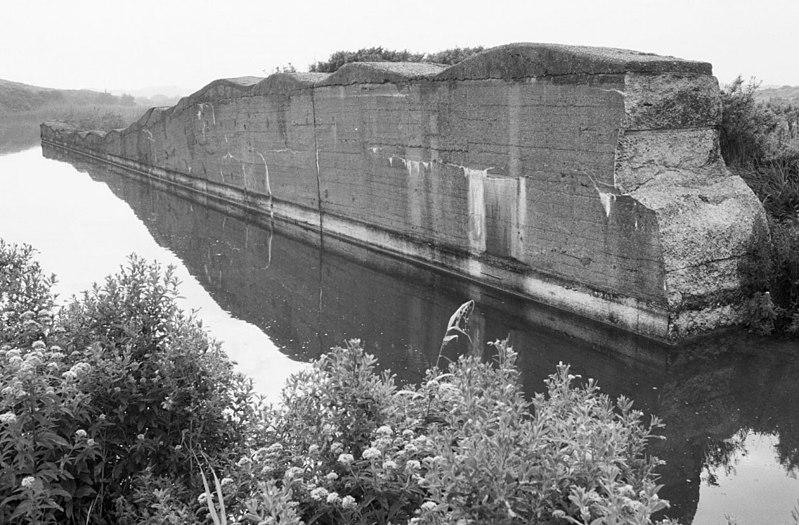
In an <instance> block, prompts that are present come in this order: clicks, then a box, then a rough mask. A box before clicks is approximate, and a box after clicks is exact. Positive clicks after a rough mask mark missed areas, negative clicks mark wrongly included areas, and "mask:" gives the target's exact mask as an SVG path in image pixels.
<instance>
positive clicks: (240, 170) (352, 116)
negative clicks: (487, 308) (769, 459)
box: [42, 44, 765, 338]
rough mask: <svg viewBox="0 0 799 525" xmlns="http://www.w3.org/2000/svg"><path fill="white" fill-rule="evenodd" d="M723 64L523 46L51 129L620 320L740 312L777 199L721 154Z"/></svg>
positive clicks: (673, 334) (251, 204)
mask: <svg viewBox="0 0 799 525" xmlns="http://www.w3.org/2000/svg"><path fill="white" fill-rule="evenodd" d="M719 119H720V104H719V96H718V84H717V82H716V80H715V78H714V77H713V76H712V75H711V67H710V65H709V64H706V63H701V62H690V61H685V60H680V59H675V58H671V57H660V56H655V55H649V54H643V53H636V52H633V51H625V50H615V49H600V48H584V47H574V46H560V45H551V44H514V45H509V46H503V47H499V48H494V49H491V50H488V51H486V52H484V53H482V54H480V55H477V56H475V57H472V58H470V59H468V60H466V61H464V62H462V63H461V64H458V65H456V66H452V67H449V68H445V67H444V66H439V65H433V64H391V63H360V64H348V65H346V66H344V67H342V68H341V69H339V71H337V72H336V73H334V74H330V75H328V74H308V73H305V74H276V75H272V76H271V77H268V78H266V79H257V78H252V77H246V78H241V79H227V80H218V81H215V82H213V83H211V84H209V85H208V86H206V87H205V88H203V89H202V90H200V91H199V92H197V93H195V94H194V95H191V96H190V97H187V98H185V99H183V100H181V101H180V102H179V103H178V104H177V105H176V106H174V107H172V108H157V109H153V110H150V111H149V112H148V113H147V114H145V115H144V116H143V117H142V118H141V119H140V120H139V121H138V122H137V123H135V124H133V125H132V126H130V127H129V128H127V129H124V130H119V131H113V132H110V133H107V134H103V133H99V132H88V133H87V132H77V131H75V130H71V129H68V128H65V127H63V126H59V125H56V124H46V125H44V126H43V127H42V138H43V140H44V141H45V142H48V143H51V144H55V145H60V146H63V147H66V148H69V149H73V150H77V151H80V152H84V153H86V154H89V155H91V156H95V157H98V158H101V159H103V160H105V161H108V162H112V163H115V164H117V165H121V166H124V167H127V168H129V169H133V170H137V171H140V172H146V173H149V174H150V176H153V177H158V178H161V179H163V180H165V181H168V182H170V183H173V184H177V185H180V186H182V187H184V188H191V189H193V190H194V191H196V192H199V193H202V194H205V195H210V196H212V197H216V198H218V199H221V200H224V201H227V202H229V203H230V204H231V205H235V206H243V207H247V208H251V209H255V210H258V211H261V212H263V213H269V214H272V215H273V216H274V217H276V218H277V219H283V220H288V221H292V222H295V223H299V224H302V225H305V226H307V227H309V228H314V229H321V230H322V231H324V232H325V233H327V234H331V235H335V236H339V237H342V238H345V239H349V240H352V241H354V242H358V243H362V244H366V245H369V246H371V247H373V248H375V249H379V250H383V251H386V252H388V253H393V254H396V255H398V256H401V257H403V258H407V259H411V260H417V261H419V262H423V263H425V264H431V265H433V266H435V267H439V268H442V269H445V270H448V271H452V272H454V273H457V274H460V275H464V276H468V277H470V278H474V279H476V280H479V281H481V282H484V283H487V284H490V285H494V286H497V287H498V288H502V289H504V290H507V291H511V292H516V293H519V294H521V295H524V296H527V297H531V298H534V299H536V300H539V301H543V302H545V303H548V304H552V305H555V306H559V307H563V308H565V309H568V310H571V311H574V312H577V313H580V314H582V315H586V316H588V317H591V318H594V319H599V320H602V321H606V322H610V323H613V324H617V325H619V326H622V327H624V328H627V329H629V330H632V331H635V332H637V333H641V334H645V335H649V336H653V337H660V338H680V337H684V336H686V335H690V334H693V333H697V332H702V331H706V330H708V329H712V328H716V327H718V326H724V325H727V324H731V323H734V322H736V321H738V318H739V315H740V314H739V308H738V302H739V290H740V287H741V278H740V275H739V271H738V267H739V265H740V264H741V262H742V261H744V260H745V259H746V258H747V257H748V256H749V255H748V254H749V253H750V252H751V250H752V248H753V246H754V245H755V244H756V243H757V242H760V240H759V237H758V232H759V231H764V230H765V220H764V214H763V210H762V207H761V206H760V204H759V202H758V201H757V199H756V198H755V197H754V195H753V194H752V192H751V191H750V190H749V189H748V188H747V187H746V185H745V184H744V183H743V181H742V180H741V179H739V178H738V177H735V176H733V175H731V174H730V173H729V172H728V171H727V169H726V167H725V166H724V163H723V161H722V160H721V158H720V155H719V150H718V131H717V125H718V122H719Z"/></svg>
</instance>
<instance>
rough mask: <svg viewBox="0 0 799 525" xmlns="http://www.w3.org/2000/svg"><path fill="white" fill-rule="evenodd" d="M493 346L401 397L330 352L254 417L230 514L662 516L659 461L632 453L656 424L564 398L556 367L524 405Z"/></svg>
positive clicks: (592, 394)
mask: <svg viewBox="0 0 799 525" xmlns="http://www.w3.org/2000/svg"><path fill="white" fill-rule="evenodd" d="M495 346H496V350H497V354H498V359H497V361H496V362H495V363H493V364H492V363H485V362H481V361H479V360H478V359H476V358H474V357H466V358H461V359H460V360H458V361H457V362H456V363H454V364H452V365H451V366H450V368H449V370H447V371H446V372H444V371H441V370H437V369H434V370H431V371H429V372H428V374H427V376H426V378H425V380H424V381H423V383H422V384H421V385H420V386H419V387H418V388H413V387H408V388H405V389H398V388H397V387H396V386H395V385H394V382H393V379H392V377H391V376H389V375H387V374H383V375H377V374H376V373H375V371H374V366H375V362H374V358H372V357H371V356H369V355H368V354H366V353H365V352H364V351H363V350H362V349H361V348H360V346H359V344H358V343H357V341H356V342H352V343H350V344H349V345H348V346H347V347H346V348H336V349H333V350H332V351H331V353H330V354H328V355H326V356H324V357H323V358H322V359H320V360H319V361H317V362H316V363H314V365H313V368H312V369H310V370H307V371H304V372H301V373H299V374H297V375H295V376H294V377H293V378H292V379H291V380H290V381H289V384H288V386H287V388H286V389H285V391H284V399H283V401H284V404H283V407H282V408H280V409H276V410H273V411H271V413H269V414H268V415H267V419H268V421H269V422H270V431H269V432H268V434H267V436H268V438H267V444H265V446H263V447H262V448H260V449H258V450H255V451H254V452H253V453H252V454H250V455H248V456H245V457H243V458H242V459H241V461H239V463H238V466H237V468H236V469H235V470H234V472H233V473H231V476H233V477H234V478H235V479H236V483H234V485H235V486H236V488H235V489H233V490H231V491H229V492H228V494H229V497H228V500H229V501H228V502H227V508H228V509H232V510H231V511H230V513H231V514H232V515H234V516H238V517H240V519H241V520H242V521H250V522H253V523H264V522H270V523H271V522H279V523H282V521H269V520H270V519H272V520H278V516H279V513H281V512H285V510H286V509H288V508H290V509H291V512H292V513H293V514H292V515H296V517H299V518H301V519H302V520H304V522H305V523H405V522H409V521H410V522H413V523H430V524H434V523H530V522H543V523H628V524H633V523H635V524H642V523H650V522H651V521H650V520H651V515H652V514H653V513H654V512H656V511H658V510H660V509H662V508H665V507H666V503H665V502H664V501H662V500H660V499H659V498H658V497H657V487H656V486H655V484H654V482H653V481H652V480H653V468H654V467H655V465H657V463H658V462H657V460H656V459H655V458H650V457H646V455H645V453H644V449H645V446H646V442H647V440H648V439H650V438H651V437H652V434H651V431H652V430H653V429H654V428H656V427H657V426H658V425H659V423H658V421H657V420H653V421H652V422H651V423H650V425H649V426H644V425H642V424H641V422H640V419H641V414H640V413H639V412H636V411H634V410H632V407H631V405H632V403H630V402H629V401H627V400H625V399H620V400H619V401H618V402H617V403H616V404H615V405H614V404H613V403H611V402H610V400H609V399H608V398H607V397H606V396H603V395H601V394H600V393H599V391H598V389H597V387H596V385H595V384H594V383H593V382H592V381H588V382H587V384H585V385H584V386H580V387H577V386H575V385H574V381H575V380H576V379H577V378H576V377H575V376H572V375H570V374H569V369H568V367H567V366H565V365H561V366H560V367H559V368H558V370H557V372H556V373H555V374H553V375H552V376H550V378H549V380H548V382H547V386H548V391H547V393H546V394H541V395H538V396H536V397H535V399H534V400H533V401H532V403H531V402H528V401H526V400H525V398H524V396H523V394H522V391H521V389H520V386H519V382H518V371H517V369H516V367H515V354H514V352H513V351H512V350H511V349H510V348H508V347H507V346H506V345H505V343H501V342H500V343H498V344H496V345H495ZM264 487H270V489H269V490H270V491H269V492H264ZM278 491H280V492H278ZM265 494H267V495H268V497H267V496H265ZM276 494H280V498H279V499H278V498H276ZM296 517H295V518H292V519H295V521H294V522H296Z"/></svg>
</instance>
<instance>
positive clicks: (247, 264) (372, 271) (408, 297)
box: [0, 131, 799, 525]
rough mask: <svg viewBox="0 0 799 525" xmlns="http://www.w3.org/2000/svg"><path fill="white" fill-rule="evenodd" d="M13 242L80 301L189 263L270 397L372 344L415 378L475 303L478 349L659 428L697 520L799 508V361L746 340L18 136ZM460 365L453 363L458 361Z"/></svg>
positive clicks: (4, 199) (5, 172) (668, 477)
mask: <svg viewBox="0 0 799 525" xmlns="http://www.w3.org/2000/svg"><path fill="white" fill-rule="evenodd" d="M12 136H13V137H16V139H15V141H13V142H10V141H9V144H8V145H7V146H6V147H0V238H3V239H5V240H6V241H8V242H16V243H22V242H25V243H28V244H31V245H32V246H34V248H36V250H37V251H38V259H39V261H40V262H41V263H42V266H43V267H44V269H45V271H47V272H52V273H55V274H56V275H57V276H58V282H57V285H56V290H57V292H58V293H59V296H60V298H61V300H62V301H66V300H68V298H69V297H70V296H72V295H73V294H78V293H80V291H82V290H85V289H87V288H89V287H90V286H91V284H92V283H93V282H96V281H101V280H102V279H103V278H104V276H106V275H108V274H111V273H114V272H116V271H117V270H118V269H119V267H120V265H123V264H125V260H126V257H127V256H128V255H129V254H131V253H136V254H138V255H141V256H143V257H144V258H146V259H149V260H157V261H159V262H160V263H162V264H163V265H174V266H175V268H176V275H177V276H178V278H179V279H180V280H181V282H182V284H181V287H180V292H181V295H182V299H181V304H182V306H183V308H184V309H186V310H195V311H196V312H197V316H198V318H200V319H201V320H202V321H203V323H204V325H205V326H206V327H207V328H208V329H209V331H210V332H211V334H212V335H213V336H214V337H215V338H217V339H219V340H220V341H222V343H223V347H224V348H225V350H226V351H227V353H228V355H229V356H230V357H231V359H233V360H235V361H236V362H237V363H238V366H239V369H240V370H241V371H242V372H244V373H245V374H247V375H249V376H250V377H252V378H253V380H254V382H255V385H256V387H257V389H258V390H259V391H261V392H263V393H264V394H265V395H267V396H269V397H270V398H272V399H277V398H278V394H279V390H280V387H281V385H282V383H283V381H284V380H285V378H286V377H287V376H288V375H289V374H291V373H292V372H294V371H296V370H298V369H300V368H302V367H304V366H306V365H305V363H306V362H307V361H309V360H311V359H314V358H315V357H317V356H319V355H320V354H321V353H322V352H324V351H326V350H327V349H328V348H330V347H331V346H334V345H336V344H341V343H342V342H343V341H345V340H346V339H349V338H356V337H357V338H359V339H361V340H362V341H363V343H364V346H365V347H366V348H367V349H368V350H369V351H370V352H371V353H373V354H375V355H376V356H377V357H378V359H379V362H380V365H381V366H382V367H384V368H390V369H391V370H392V371H393V372H394V373H396V374H397V377H398V379H399V380H400V381H416V380H418V379H419V378H420V377H421V375H422V374H423V373H424V370H425V369H426V368H427V367H429V366H430V365H431V364H433V362H434V361H435V359H436V357H437V354H438V349H439V345H440V342H441V337H442V336H443V332H444V328H445V326H446V323H447V320H448V318H449V316H450V315H451V313H452V312H453V311H454V310H455V309H456V308H457V307H458V306H459V305H460V304H462V303H463V302H465V301H467V300H470V299H473V300H475V302H476V305H477V307H476V311H475V314H474V315H473V317H472V320H471V323H470V329H471V333H472V337H473V340H474V345H473V347H469V345H466V344H465V343H464V344H462V346H461V347H460V348H457V349H456V353H457V352H479V351H481V350H482V349H483V348H485V343H486V342H487V341H493V340H496V339H498V338H505V337H509V338H510V342H511V344H512V345H513V347H514V348H515V349H516V350H517V351H518V352H519V362H520V365H521V368H522V381H523V383H524V387H525V390H526V391H527V392H528V393H530V394H532V393H534V392H536V391H540V390H542V389H543V386H544V385H543V379H544V378H545V377H546V376H547V375H548V374H550V373H552V372H553V371H554V369H555V365H556V364H557V363H558V362H559V361H563V362H566V363H570V364H571V365H572V368H573V370H574V372H575V373H577V374H581V375H582V376H583V377H593V378H596V379H597V380H598V382H599V385H600V387H601V388H602V390H603V391H604V392H606V393H608V394H609V395H611V396H614V397H615V396H618V395H621V394H623V395H626V396H628V397H630V398H632V399H633V400H635V402H636V406H637V407H638V408H640V409H642V410H643V411H644V412H645V413H647V414H656V415H658V416H659V417H661V418H662V419H663V420H664V421H665V423H666V427H665V429H664V431H663V434H664V436H665V438H666V439H665V440H662V441H658V442H655V443H653V444H652V447H651V452H652V453H653V454H655V455H657V456H658V457H660V458H661V459H663V460H664V461H666V465H665V466H664V467H662V468H661V470H660V473H661V479H660V483H662V484H663V485H664V488H663V489H662V491H661V495H662V496H663V497H664V498H666V499H669V500H670V501H671V503H672V507H671V509H670V510H669V511H668V514H669V515H670V516H673V517H675V518H679V519H680V520H681V521H682V522H683V523H694V524H696V525H704V524H715V523H725V519H724V515H725V514H728V515H730V516H733V517H735V518H736V519H737V521H738V523H740V524H745V523H789V522H791V509H792V508H793V507H794V506H796V505H797V504H799V502H797V498H799V481H798V480H797V479H796V474H797V472H799V404H798V403H796V399H799V380H797V377H799V352H797V348H796V344H795V343H788V342H774V341H769V340H767V339H763V338H759V337H756V336H753V335H750V334H747V333H744V332H740V331H735V332H728V333H725V334H721V335H717V336H714V337H712V338H710V339H707V340H703V341H696V342H693V343H691V344H688V345H682V346H680V347H667V346H664V345H661V344H657V343H654V342H651V341H647V340H643V339H639V338H636V337H633V336H631V335H629V334H625V333H621V332H616V331H614V330H612V329H610V328H608V327H605V326H603V325H600V324H598V323H592V322H589V321H586V320H582V319H579V318H575V317H573V316H570V315H567V314H564V313H562V312H559V311H556V310H553V309H550V308H546V307H542V306H538V305H534V304H530V303H529V302H527V301H522V300H519V299H518V298H515V297H513V296H508V295H504V294H501V293H499V292H496V291H493V290H490V289H486V288H483V287H480V286H478V285H476V284H474V283H471V282H468V281H464V280H460V279H456V278H454V277H451V276H448V275H444V274H440V273H436V272H433V271H430V270H427V269H425V268H421V267H418V266H414V265H410V264H407V263H403V262H401V261H397V260H394V259H391V258H387V257H384V256H381V255H379V254H376V253H373V252H370V251H367V250H364V249H362V248H358V247H354V246H348V245H345V244H342V243H340V242H337V241H335V240H334V239H329V238H320V237H319V235H318V234H315V233H312V232H308V231H304V230H301V229H299V228H290V227H286V226H285V225H280V224H272V223H271V222H270V221H269V220H268V219H267V218H265V217H255V216H247V215H244V214H242V215H238V216H234V215H229V214H226V213H223V212H221V211H219V210H218V209H216V207H215V206H214V203H213V202H197V201H192V200H189V199H187V198H185V196H181V195H176V194H174V193H170V192H167V191H164V190H163V189H161V188H156V187H154V186H152V185H150V184H149V183H147V182H146V181H141V180H138V179H136V178H133V177H131V176H130V175H128V174H125V173H120V172H117V171H114V170H112V169H109V168H108V167H107V166H104V165H98V164H96V163H90V162H87V161H86V160H84V159H80V158H76V157H67V156H65V155H63V154H62V153H59V152H56V151H53V150H50V149H48V150H47V151H45V152H44V153H45V154H43V151H42V149H41V148H40V147H39V146H38V144H37V142H36V139H35V138H33V137H30V138H26V139H24V140H23V139H19V138H18V137H19V134H18V133H14V132H13V131H12V132H8V131H6V132H5V134H0V137H3V138H4V140H7V137H12ZM453 357H454V355H453Z"/></svg>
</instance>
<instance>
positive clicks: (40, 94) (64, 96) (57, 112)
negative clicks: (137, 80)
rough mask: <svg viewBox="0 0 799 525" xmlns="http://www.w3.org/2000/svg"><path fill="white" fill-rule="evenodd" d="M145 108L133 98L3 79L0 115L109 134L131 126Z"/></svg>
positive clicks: (17, 119)
mask: <svg viewBox="0 0 799 525" xmlns="http://www.w3.org/2000/svg"><path fill="white" fill-rule="evenodd" d="M144 110H145V108H144V107H143V106H140V105H138V104H137V103H136V101H135V99H134V97H133V96H131V95H121V96H115V95H112V94H110V93H101V92H99V91H91V90H88V89H82V90H63V89H51V88H42V87H37V86H30V85H27V84H21V83H19V82H10V81H7V80H0V116H3V117H4V118H7V119H13V120H14V122H16V123H24V122H30V123H31V126H35V127H37V128H38V125H39V123H41V122H44V121H47V120H58V121H61V122H66V123H67V124H70V125H73V126H75V127H76V128H78V129H101V130H104V131H108V130H111V129H118V128H124V127H127V126H128V125H129V124H131V123H132V122H133V121H135V120H136V119H138V118H139V117H140V116H141V115H142V114H143V113H144Z"/></svg>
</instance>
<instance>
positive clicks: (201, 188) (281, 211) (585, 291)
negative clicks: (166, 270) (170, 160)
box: [42, 123, 685, 344]
mask: <svg viewBox="0 0 799 525" xmlns="http://www.w3.org/2000/svg"><path fill="white" fill-rule="evenodd" d="M47 127H48V125H47V123H44V124H42V129H43V131H44V130H45V128H47ZM59 129H64V128H63V126H62V127H59ZM44 137H45V135H44V134H43V138H42V145H43V146H45V147H52V148H56V149H59V150H62V151H65V152H68V153H70V154H74V155H77V156H80V157H83V158H86V159H90V160H92V161H99V162H102V163H105V164H108V165H110V166H112V167H114V168H117V169H121V170H123V171H125V172H129V173H132V174H134V175H136V176H138V177H140V178H142V179H143V180H147V181H150V182H157V183H159V184H160V185H162V186H163V187H165V188H167V189H169V190H170V191H178V192H179V193H180V194H181V195H183V196H185V197H188V198H194V199H203V200H208V199H211V200H213V201H215V202H216V203H217V205H222V206H223V207H225V208H226V209H227V208H230V209H238V210H244V211H246V212H251V213H256V214H267V215H269V212H268V211H267V210H268V209H269V203H268V202H267V198H266V196H265V195H260V194H251V193H250V192H247V191H246V190H244V189H242V188H239V187H236V186H230V185H223V184H220V183H217V182H211V181H201V180H198V179H196V178H193V177H191V176H188V175H186V174H183V173H180V172H177V171H172V170H166V169H163V168H159V167H153V166H149V165H145V164H141V163H139V162H137V161H134V160H131V159H126V158H122V157H117V156H115V155H112V154H109V153H103V152H98V151H87V150H82V149H78V148H75V147H73V146H71V145H70V144H69V143H68V142H64V141H60V140H58V139H56V138H55V137H52V138H44ZM260 201H263V202H260ZM272 204H273V205H274V212H273V213H272V214H271V216H272V218H273V219H274V220H276V221H278V222H281V223H284V224H290V225H295V226H300V227H302V228H304V229H307V230H310V231H314V232H318V230H319V224H320V222H319V210H317V209H313V208H306V207H301V206H298V205H296V204H294V203H291V202H279V201H278V202H273V203H272ZM324 227H325V230H324V234H325V237H326V238H327V237H328V236H330V237H332V238H335V239H338V240H340V241H343V242H344V243H347V244H350V245H354V246H359V247H363V248H365V249H369V250H373V251H376V252H378V253H382V254H384V255H388V256H391V257H397V258H400V259H402V260H405V261H409V262H411V263H414V264H417V265H419V266H422V267H426V268H429V269H431V270H434V271H437V272H443V273H445V274H448V275H453V276H456V277H459V278H465V279H467V280H469V281H472V282H474V283H477V284H479V285H481V286H485V287H487V288H488V289H494V290H498V291H500V292H502V293H505V294H508V295H510V296H514V297H517V298H520V299H524V300H530V299H532V300H534V301H536V302H538V303H540V304H543V305H547V306H549V307H552V308H555V309H556V310H561V311H563V312H564V313H566V314H568V315H577V316H582V317H584V318H585V319H587V320H591V321H592V322H599V323H600V324H604V325H606V326H609V327H612V328H614V329H618V330H623V331H626V332H631V333H634V334H637V335H639V336H643V337H646V338H649V339H651V340H653V341H658V342H660V343H663V344H674V343H675V342H676V341H675V340H672V339H670V338H669V337H665V335H666V334H667V333H668V330H669V322H670V319H669V312H668V311H666V310H664V309H663V308H662V307H661V306H660V305H657V304H654V303H651V302H647V301H644V300H640V299H635V298H631V297H628V296H622V295H619V294H614V293H611V292H603V291H599V290H596V289H593V288H590V287H588V286H585V285H582V284H580V283H576V282H571V281H569V282H567V281H565V280H563V279H560V278H557V277H554V276H551V275H546V274H543V273H540V272H537V271H528V272H526V273H525V274H524V275H523V276H520V274H519V273H518V271H516V270H515V269H513V268H505V267H503V265H502V264H501V261H495V260H492V258H490V257H481V258H475V257H474V255H473V254H471V253H470V252H469V251H468V250H455V249H453V248H451V247H448V248H444V249H442V247H440V246H432V245H431V244H430V243H429V242H426V241H425V240H423V239H416V238H412V237H409V236H407V235H402V234H398V233H397V232H392V231H389V230H385V229H383V228H380V227H377V226H375V225H370V224H366V223H364V222H361V221H358V220H354V219H351V218H347V217H342V216H340V215H335V214H330V213H325V219H324ZM367 238H368V239H370V242H366V241H364V240H363V239H367ZM375 240H377V241H375ZM486 275H491V276H492V279H490V280H487V279H486ZM575 305H577V306H578V308H575ZM566 332H567V333H568V330H566ZM575 333H579V330H578V329H577V327H575ZM684 339H685V338H684Z"/></svg>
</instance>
